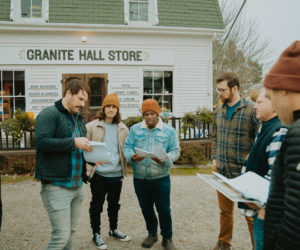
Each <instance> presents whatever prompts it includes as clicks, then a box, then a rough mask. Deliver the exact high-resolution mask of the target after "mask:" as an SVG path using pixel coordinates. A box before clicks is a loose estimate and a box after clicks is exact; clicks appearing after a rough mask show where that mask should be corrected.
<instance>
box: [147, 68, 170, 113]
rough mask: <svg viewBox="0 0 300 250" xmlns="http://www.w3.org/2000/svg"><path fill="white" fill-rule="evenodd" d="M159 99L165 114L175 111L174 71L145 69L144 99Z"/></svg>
mask: <svg viewBox="0 0 300 250" xmlns="http://www.w3.org/2000/svg"><path fill="white" fill-rule="evenodd" d="M149 98H152V99H155V100H157V101H158V103H159V106H160V109H161V112H162V114H163V115H164V116H168V115H171V112H172V111H173V72H172V71H144V96H143V99H144V100H145V99H149Z"/></svg>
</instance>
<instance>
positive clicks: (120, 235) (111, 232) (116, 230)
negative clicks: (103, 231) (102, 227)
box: [109, 229, 130, 241]
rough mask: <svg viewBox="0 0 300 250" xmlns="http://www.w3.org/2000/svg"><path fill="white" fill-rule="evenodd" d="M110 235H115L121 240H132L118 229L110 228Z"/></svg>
mask: <svg viewBox="0 0 300 250" xmlns="http://www.w3.org/2000/svg"><path fill="white" fill-rule="evenodd" d="M109 236H112V237H115V238H117V239H119V240H120V241H130V237H129V236H128V235H126V234H122V233H121V232H120V231H119V230H118V229H115V230H109Z"/></svg>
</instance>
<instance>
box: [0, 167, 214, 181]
mask: <svg viewBox="0 0 300 250" xmlns="http://www.w3.org/2000/svg"><path fill="white" fill-rule="evenodd" d="M197 173H200V174H211V168H210V167H207V168H171V175H172V176H176V175H178V176H193V175H196V174H197ZM127 174H128V175H129V176H132V168H131V167H129V168H128V169H127ZM29 180H31V181H37V180H35V179H34V177H33V176H17V175H14V176H1V184H9V183H21V182H23V181H29Z"/></svg>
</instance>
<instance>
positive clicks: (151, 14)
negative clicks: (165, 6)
mask: <svg viewBox="0 0 300 250" xmlns="http://www.w3.org/2000/svg"><path fill="white" fill-rule="evenodd" d="M129 1H131V0H124V23H125V24H127V25H149V26H150V25H151V26H152V25H157V24H158V22H159V20H158V10H157V0H148V1H149V2H148V4H149V6H148V21H130V20H129V18H130V11H129ZM132 1H134V0H132Z"/></svg>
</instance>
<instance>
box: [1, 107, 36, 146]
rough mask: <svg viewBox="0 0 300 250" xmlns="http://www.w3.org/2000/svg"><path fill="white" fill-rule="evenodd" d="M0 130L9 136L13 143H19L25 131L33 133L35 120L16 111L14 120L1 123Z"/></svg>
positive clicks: (26, 114) (24, 113)
mask: <svg viewBox="0 0 300 250" xmlns="http://www.w3.org/2000/svg"><path fill="white" fill-rule="evenodd" d="M0 128H1V129H2V130H3V132H5V133H7V134H8V135H10V136H11V137H12V139H13V141H14V142H15V143H19V142H20V140H21V139H22V137H23V136H24V132H25V131H34V129H35V119H33V118H30V116H29V115H28V113H26V112H22V111H20V110H17V111H15V113H14V118H13V119H9V120H5V121H4V122H2V123H1V124H0Z"/></svg>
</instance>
